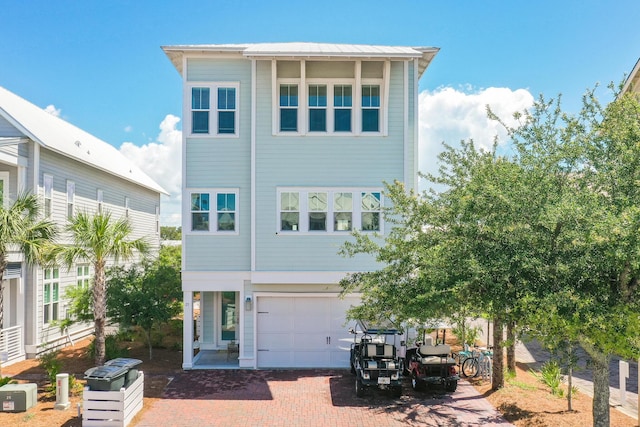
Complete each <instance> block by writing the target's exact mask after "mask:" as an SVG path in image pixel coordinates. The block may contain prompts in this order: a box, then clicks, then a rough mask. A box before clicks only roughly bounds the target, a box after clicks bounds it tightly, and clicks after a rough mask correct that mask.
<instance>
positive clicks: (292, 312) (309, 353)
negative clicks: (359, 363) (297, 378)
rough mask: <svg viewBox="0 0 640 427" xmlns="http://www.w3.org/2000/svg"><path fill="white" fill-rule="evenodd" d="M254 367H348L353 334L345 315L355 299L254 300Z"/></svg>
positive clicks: (279, 298)
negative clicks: (255, 347) (255, 363)
mask: <svg viewBox="0 0 640 427" xmlns="http://www.w3.org/2000/svg"><path fill="white" fill-rule="evenodd" d="M257 301H258V302H257V306H258V308H257V315H258V322H257V341H258V367H260V368H348V367H349V348H350V346H351V342H353V335H351V334H349V332H348V327H349V325H348V324H346V323H345V314H346V311H347V309H348V308H349V307H350V306H351V305H356V304H357V303H358V298H353V297H352V298H345V299H339V298H338V297H309V296H307V297H297V296H296V297H275V296H274V297H271V296H261V297H258V299H257Z"/></svg>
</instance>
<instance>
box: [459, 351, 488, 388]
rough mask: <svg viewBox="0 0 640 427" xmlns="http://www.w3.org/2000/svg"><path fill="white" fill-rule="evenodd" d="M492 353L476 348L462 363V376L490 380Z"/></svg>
mask: <svg viewBox="0 0 640 427" xmlns="http://www.w3.org/2000/svg"><path fill="white" fill-rule="evenodd" d="M492 357H493V351H492V350H491V347H489V349H487V350H485V349H480V348H478V347H476V348H475V349H474V350H473V351H472V352H471V355H470V356H468V357H467V358H465V359H464V360H463V362H462V368H461V371H462V374H463V375H464V376H465V377H467V378H475V377H477V376H478V375H480V376H481V377H482V378H483V379H488V380H491V377H492V366H491V359H492Z"/></svg>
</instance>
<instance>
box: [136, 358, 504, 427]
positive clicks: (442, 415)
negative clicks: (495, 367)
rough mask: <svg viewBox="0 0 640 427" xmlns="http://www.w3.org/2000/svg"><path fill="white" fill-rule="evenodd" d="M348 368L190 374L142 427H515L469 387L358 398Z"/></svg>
mask: <svg viewBox="0 0 640 427" xmlns="http://www.w3.org/2000/svg"><path fill="white" fill-rule="evenodd" d="M354 381H355V377H354V376H353V375H351V373H349V371H347V370H344V371H343V370H273V371H271V370H269V371H253V370H219V371H185V372H182V373H180V374H178V375H177V376H176V377H175V378H174V379H173V381H171V383H170V384H169V385H168V386H167V388H166V389H165V392H164V396H163V399H162V400H159V401H157V402H156V403H155V404H154V405H153V406H152V407H150V408H146V411H145V413H144V414H143V416H142V418H141V419H140V421H139V422H138V423H136V427H157V426H199V427H201V426H260V427H262V426H287V427H288V426H304V427H315V426H322V427H338V426H349V427H358V426H372V427H382V426H384V427H387V426H406V425H415V426H417V425H427V426H510V425H511V424H509V423H507V422H506V421H504V419H502V417H500V416H499V414H498V413H497V412H496V411H495V410H494V408H493V407H492V406H491V405H490V404H489V403H488V402H487V401H486V400H485V399H484V398H482V397H481V396H480V395H479V394H478V393H477V392H476V390H475V389H474V388H473V387H472V386H471V385H470V384H468V383H467V382H465V381H461V382H460V384H459V385H458V390H457V391H456V392H455V393H452V394H432V393H425V392H414V391H413V390H412V389H411V387H410V385H409V382H408V381H406V382H405V385H404V390H403V391H404V394H403V396H402V397H401V398H400V399H392V398H390V397H388V396H386V395H385V394H384V393H383V392H381V391H371V392H369V393H367V395H366V396H365V397H363V398H357V397H355V390H354Z"/></svg>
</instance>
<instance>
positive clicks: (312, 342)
mask: <svg viewBox="0 0 640 427" xmlns="http://www.w3.org/2000/svg"><path fill="white" fill-rule="evenodd" d="M293 336H294V339H293V341H294V345H295V348H297V349H301V350H302V349H304V350H311V349H320V350H323V351H326V348H327V341H328V340H327V337H328V335H326V334H325V335H322V334H308V333H307V334H300V333H298V334H294V335H293Z"/></svg>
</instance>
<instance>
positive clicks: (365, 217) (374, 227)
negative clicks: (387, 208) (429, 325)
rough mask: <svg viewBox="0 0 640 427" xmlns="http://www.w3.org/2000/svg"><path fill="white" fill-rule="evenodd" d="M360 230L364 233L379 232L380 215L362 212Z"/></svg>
mask: <svg viewBox="0 0 640 427" xmlns="http://www.w3.org/2000/svg"><path fill="white" fill-rule="evenodd" d="M362 229H363V230H366V231H380V213H379V212H363V213H362Z"/></svg>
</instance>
